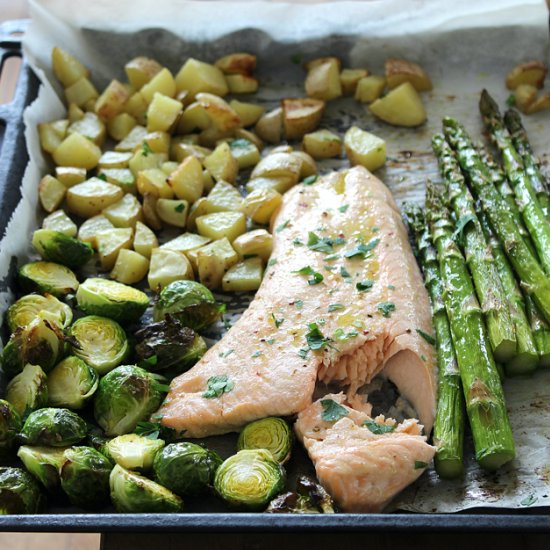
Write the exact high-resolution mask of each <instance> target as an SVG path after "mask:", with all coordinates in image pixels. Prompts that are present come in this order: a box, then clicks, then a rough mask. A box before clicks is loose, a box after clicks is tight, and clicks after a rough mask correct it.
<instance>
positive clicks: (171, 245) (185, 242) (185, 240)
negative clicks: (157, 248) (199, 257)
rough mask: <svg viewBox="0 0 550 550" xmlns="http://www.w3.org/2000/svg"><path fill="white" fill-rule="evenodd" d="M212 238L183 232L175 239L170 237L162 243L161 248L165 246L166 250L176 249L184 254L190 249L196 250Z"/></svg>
mask: <svg viewBox="0 0 550 550" xmlns="http://www.w3.org/2000/svg"><path fill="white" fill-rule="evenodd" d="M211 240H212V239H209V238H208V237H204V236H203V235H197V234H196V233H183V234H182V235H179V236H178V237H176V238H175V239H172V240H170V241H168V242H166V243H164V244H163V245H162V246H161V248H167V249H168V250H177V251H178V252H182V253H183V254H186V255H187V253H188V252H190V251H191V250H197V249H198V248H201V247H202V246H205V245H207V244H208V243H209V242H210V241H211Z"/></svg>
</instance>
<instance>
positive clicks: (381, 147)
mask: <svg viewBox="0 0 550 550" xmlns="http://www.w3.org/2000/svg"><path fill="white" fill-rule="evenodd" d="M344 145H345V148H346V155H347V157H348V158H349V160H350V162H351V164H352V165H356V164H360V165H361V166H364V167H365V168H367V170H370V171H371V172H373V171H374V170H377V169H378V168H380V167H381V166H384V164H385V162H386V142H385V141H384V140H383V139H380V138H379V137H378V136H375V135H374V134H370V133H369V132H365V131H364V130H361V128H358V127H357V126H352V127H351V128H350V129H349V130H348V131H347V132H346V135H345V136H344Z"/></svg>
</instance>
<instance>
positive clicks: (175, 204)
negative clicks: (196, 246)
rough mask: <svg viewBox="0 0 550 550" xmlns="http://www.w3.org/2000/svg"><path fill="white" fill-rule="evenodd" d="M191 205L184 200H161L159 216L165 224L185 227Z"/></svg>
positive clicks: (158, 203) (158, 202)
mask: <svg viewBox="0 0 550 550" xmlns="http://www.w3.org/2000/svg"><path fill="white" fill-rule="evenodd" d="M188 212H189V203H188V202H187V201H184V200H182V199H159V200H158V201H157V215H158V217H159V218H160V219H161V221H163V222H164V223H167V224H168V225H173V226H174V227H185V225H186V224H187V213H188Z"/></svg>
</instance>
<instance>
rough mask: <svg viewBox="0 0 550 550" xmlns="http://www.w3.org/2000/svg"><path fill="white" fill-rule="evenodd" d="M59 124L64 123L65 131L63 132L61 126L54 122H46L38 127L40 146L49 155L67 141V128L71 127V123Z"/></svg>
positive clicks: (65, 121)
mask: <svg viewBox="0 0 550 550" xmlns="http://www.w3.org/2000/svg"><path fill="white" fill-rule="evenodd" d="M58 122H63V126H64V130H62V127H61V125H60V124H56V123H54V122H46V123H43V124H39V125H38V135H39V138H40V146H41V147H42V149H44V151H46V152H47V153H53V152H54V151H55V150H56V149H57V147H59V145H60V144H61V142H62V141H63V140H64V139H65V135H66V133H67V128H68V127H69V121H68V120H64V121H58Z"/></svg>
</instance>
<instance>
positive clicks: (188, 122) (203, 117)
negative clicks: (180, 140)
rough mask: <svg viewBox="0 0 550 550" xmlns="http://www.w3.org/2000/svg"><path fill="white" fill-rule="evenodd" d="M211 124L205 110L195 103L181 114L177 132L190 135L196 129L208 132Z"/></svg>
mask: <svg viewBox="0 0 550 550" xmlns="http://www.w3.org/2000/svg"><path fill="white" fill-rule="evenodd" d="M210 124H211V121H210V117H209V116H208V115H207V114H206V110H205V108H204V107H203V106H202V105H201V104H200V103H199V102H198V101H195V102H194V103H191V104H190V105H188V106H187V107H186V108H185V110H184V111H183V113H182V114H181V117H180V118H179V120H178V130H177V131H178V133H179V134H188V133H189V132H192V131H193V130H196V129H200V130H206V128H208V126H210Z"/></svg>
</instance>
